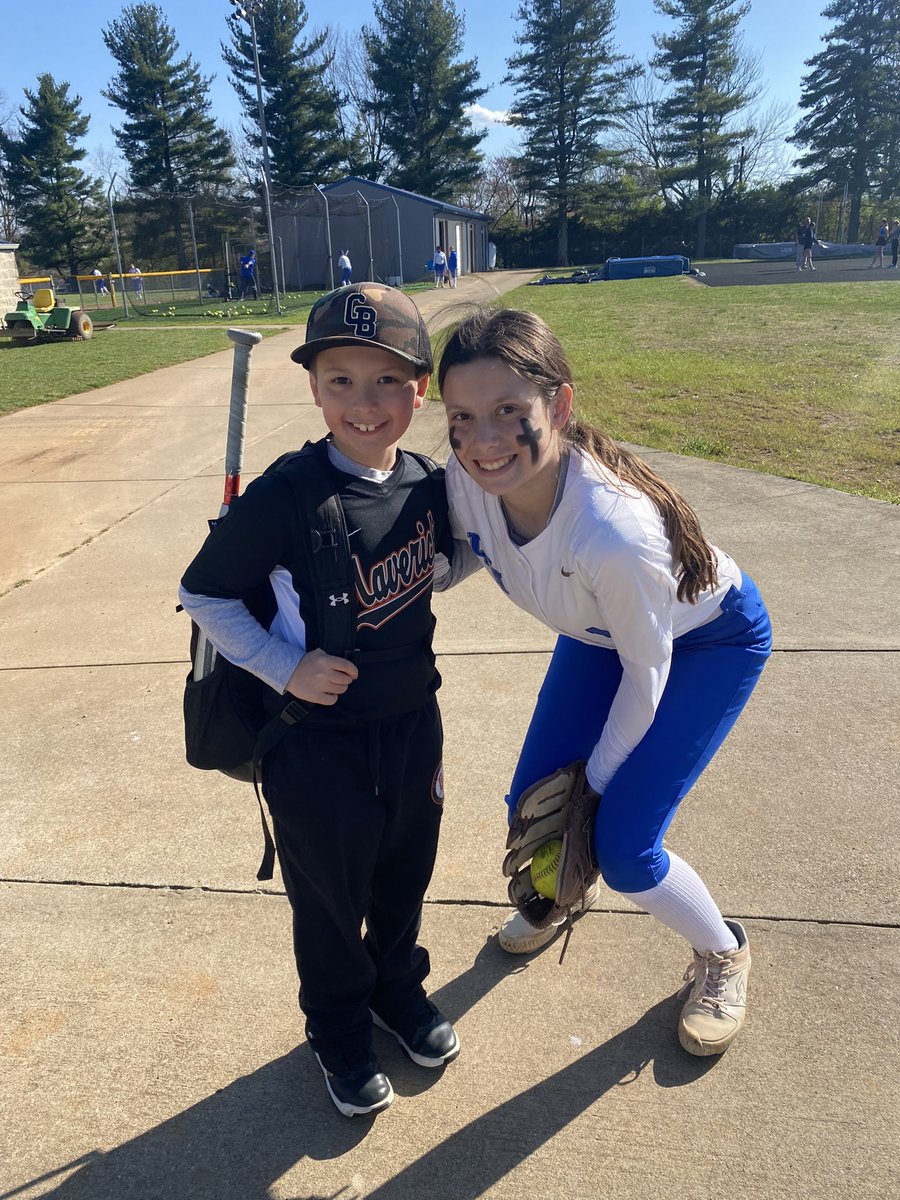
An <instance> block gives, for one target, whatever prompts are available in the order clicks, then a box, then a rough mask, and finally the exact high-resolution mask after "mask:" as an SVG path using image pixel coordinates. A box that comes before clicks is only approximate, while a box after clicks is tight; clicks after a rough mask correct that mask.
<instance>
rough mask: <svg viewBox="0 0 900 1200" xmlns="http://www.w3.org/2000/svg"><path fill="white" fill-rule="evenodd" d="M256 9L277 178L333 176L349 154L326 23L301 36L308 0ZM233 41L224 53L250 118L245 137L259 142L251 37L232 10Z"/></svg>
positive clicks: (301, 180)
mask: <svg viewBox="0 0 900 1200" xmlns="http://www.w3.org/2000/svg"><path fill="white" fill-rule="evenodd" d="M249 7H250V8H252V10H253V20H254V24H255V26H256V41H257V48H258V51H259V74H260V79H261V81H262V87H263V110H264V113H265V121H266V137H267V141H268V145H269V155H270V161H271V172H272V182H273V184H274V185H276V186H278V187H282V188H303V187H309V186H310V184H313V183H319V182H323V181H328V180H331V179H334V178H335V177H336V175H337V174H338V168H339V167H340V166H341V164H342V163H343V162H344V161H345V158H346V146H345V144H344V140H343V138H342V137H341V136H340V132H339V125H338V115H337V114H338V97H337V96H335V95H334V94H333V92H331V91H330V89H329V88H328V86H327V85H326V83H325V79H324V77H325V75H326V73H327V68H328V66H329V63H328V54H327V50H326V46H327V43H328V31H327V30H325V31H324V32H322V33H319V34H317V35H315V36H313V37H311V38H309V39H304V38H303V36H302V35H303V31H304V29H305V27H306V23H307V19H308V18H307V12H306V5H305V3H304V0H256V2H255V3H253V4H251V5H249ZM228 27H229V30H230V32H231V41H232V44H231V46H230V47H229V46H226V45H225V44H224V43H223V45H222V56H223V58H224V59H225V62H226V64H227V65H228V67H229V69H230V71H231V82H232V84H233V86H234V89H235V91H236V92H237V94H238V96H239V97H240V100H241V106H242V108H243V110H244V113H245V115H246V117H247V120H248V122H249V124H248V126H247V127H246V128H245V133H246V134H247V137H248V139H249V141H250V143H251V145H253V146H254V147H255V148H257V149H259V148H260V147H261V145H262V136H261V131H260V128H259V105H258V100H257V92H256V70H255V67H254V63H253V38H252V33H251V30H250V27H249V26H248V24H247V22H246V21H245V20H244V19H243V18H241V17H240V16H239V15H238V14H237V13H234V14H232V15H231V16H230V17H229V18H228Z"/></svg>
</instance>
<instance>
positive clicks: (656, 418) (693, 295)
mask: <svg viewBox="0 0 900 1200" xmlns="http://www.w3.org/2000/svg"><path fill="white" fill-rule="evenodd" d="M541 273H542V272H541ZM541 273H538V274H541ZM410 290H411V291H415V290H416V289H414V288H413V289H410ZM316 295H318V293H300V294H299V295H296V296H290V295H289V296H286V297H285V313H284V314H283V315H282V316H281V317H278V316H277V314H275V313H274V311H273V309H272V306H271V301H270V300H259V301H246V302H242V303H235V304H232V305H227V306H226V305H222V306H221V307H220V308H217V309H213V308H212V307H211V306H210V308H209V309H206V308H205V307H203V308H201V306H200V305H199V304H197V302H196V300H195V301H193V302H179V306H178V307H177V308H176V312H175V313H174V314H173V313H171V312H170V311H169V308H171V306H168V307H166V308H163V307H161V306H153V305H152V304H151V305H150V306H149V307H150V308H153V307H159V312H157V313H150V314H149V315H143V316H142V317H141V319H140V320H137V319H131V320H129V321H127V322H123V323H122V324H121V325H120V327H118V328H116V329H114V330H111V331H108V332H98V333H97V334H96V336H95V337H94V338H93V339H91V340H90V341H88V342H58V343H53V344H50V345H35V346H26V347H15V346H11V345H10V344H9V343H8V341H7V340H6V339H0V413H7V412H12V411H14V410H15V409H18V408H24V407H28V406H30V405H34V404H41V403H44V402H45V401H47V400H54V399H58V398H60V397H62V396H70V395H74V394H76V393H78V392H81V391H86V390H89V389H90V388H94V387H102V386H104V385H105V384H108V383H115V382H118V381H119V380H122V379H131V378H133V377H135V376H137V375H142V374H144V373H146V372H147V371H152V370H155V369H156V368H158V367H163V366H169V365H171V364H174V363H178V362H184V361H186V360H188V359H192V358H198V357H200V356H202V355H204V354H212V353H214V352H216V351H218V350H224V349H226V348H227V347H228V346H229V345H230V343H229V342H228V340H227V337H226V333H225V330H226V328H227V326H229V325H245V326H248V327H250V328H256V327H258V328H260V329H261V330H263V331H264V332H265V331H266V330H267V328H268V330H269V331H270V332H274V330H275V329H276V328H281V327H285V326H288V325H296V324H303V323H304V322H305V320H306V316H307V313H308V311H309V305H310V304H311V303H312V302H313V300H314V299H315V297H316ZM503 303H504V304H508V305H512V306H516V305H518V306H520V307H523V308H530V309H532V310H533V311H535V312H537V313H540V315H541V316H543V317H544V318H545V319H546V320H547V321H548V322H549V323H550V325H551V326H552V327H553V329H554V330H555V331H556V332H557V333H558V335H559V336H560V338H561V339H562V341H563V343H564V345H565V346H566V349H567V351H568V353H569V355H570V357H571V359H572V365H573V368H574V371H575V378H576V383H577V394H576V402H577V405H578V408H579V411H580V412H581V414H582V416H583V417H585V418H586V419H588V420H590V421H592V422H593V423H594V424H596V425H598V426H600V427H601V428H603V429H605V430H606V431H607V432H608V433H610V434H612V435H613V437H616V438H618V439H620V440H622V441H627V442H634V443H637V444H639V445H644V446H650V447H654V448H656V449H661V450H671V451H674V452H675V453H678V454H691V455H696V456H699V457H702V458H708V459H713V460H715V461H717V462H723V463H730V464H732V465H734V466H740V467H749V468H750V469H752V470H756V471H764V472H768V473H770V474H774V475H783V476H786V477H788V478H791V479H802V480H805V481H807V482H809V483H816V484H822V485H824V486H827V487H834V488H839V489H841V490H843V491H847V492H852V493H854V494H856V495H862V496H871V497H875V498H877V499H882V500H890V501H893V502H894V503H900V340H898V337H897V329H898V326H900V287H898V286H896V285H894V284H893V283H879V282H872V283H868V282H867V283H866V284H865V285H861V284H856V283H854V284H840V283H836V284H828V283H817V284H816V285H815V287H802V288H800V287H796V286H793V287H792V286H790V285H785V286H777V285H776V286H771V287H747V288H739V287H738V288H721V287H720V288H706V287H704V286H703V285H702V284H700V283H698V282H697V281H696V280H693V279H690V278H686V277H678V278H672V279H639V280H622V281H619V282H614V283H595V284H584V285H573V286H571V287H552V288H539V287H522V288H519V289H517V290H516V291H515V292H511V293H508V294H507V295H506V296H504V298H503ZM210 314H212V315H210ZM95 315H96V317H97V319H98V320H108V319H110V318H109V310H105V311H102V312H100V313H97V314H95ZM179 325H183V326H184V327H183V328H178V326H179ZM195 325H199V326H200V327H199V328H194V327H193V326H195ZM163 326H165V332H164V333H163V330H162V328H161V327H163ZM173 326H174V327H173Z"/></svg>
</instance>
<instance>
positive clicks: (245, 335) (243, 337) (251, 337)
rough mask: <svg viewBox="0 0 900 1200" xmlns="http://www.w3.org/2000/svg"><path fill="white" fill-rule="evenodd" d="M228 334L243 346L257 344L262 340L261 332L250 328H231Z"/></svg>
mask: <svg viewBox="0 0 900 1200" xmlns="http://www.w3.org/2000/svg"><path fill="white" fill-rule="evenodd" d="M228 336H229V337H230V338H231V340H232V341H233V342H237V343H238V345H241V346H256V345H258V344H259V343H260V342H261V341H262V334H261V333H254V332H252V331H251V330H249V329H229V330H228Z"/></svg>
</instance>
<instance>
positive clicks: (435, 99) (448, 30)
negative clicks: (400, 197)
mask: <svg viewBox="0 0 900 1200" xmlns="http://www.w3.org/2000/svg"><path fill="white" fill-rule="evenodd" d="M375 17H376V21H377V25H376V26H375V27H373V28H369V27H366V28H365V29H364V30H363V37H364V39H365V45H366V50H367V52H368V55H369V61H370V71H369V74H370V77H371V81H372V87H373V96H374V97H376V99H373V101H372V103H373V105H378V106H380V116H381V118H382V122H383V126H382V137H383V142H384V146H385V147H386V151H387V154H388V156H389V163H388V166H387V171H386V177H387V182H388V183H391V184H393V185H394V186H395V187H401V188H406V189H408V190H409V191H414V192H420V193H422V194H423V195H426V196H434V197H435V198H436V199H438V200H447V201H454V200H455V199H456V198H457V196H458V194H459V192H460V191H461V190H462V189H463V188H465V187H467V186H469V185H470V184H471V183H472V182H473V181H474V180H475V179H476V178H477V176H478V172H479V168H480V164H481V158H482V156H481V154H480V153H479V152H478V145H479V143H480V142H481V141H482V140H483V138H484V137H486V131H476V130H475V129H473V127H472V124H471V122H470V120H469V118H468V117H467V115H466V108H467V107H468V106H469V105H471V104H474V103H475V101H476V100H479V99H480V98H481V97H482V96H483V95H484V93H485V89H484V88H479V87H478V86H477V83H478V64H477V62H476V61H475V60H474V59H468V60H462V59H460V58H459V55H460V53H461V50H462V41H463V33H464V29H465V26H464V23H463V18H462V17H461V16H460V14H459V13H458V12H457V10H456V7H455V5H454V3H453V0H382V2H381V3H380V4H376V5H375Z"/></svg>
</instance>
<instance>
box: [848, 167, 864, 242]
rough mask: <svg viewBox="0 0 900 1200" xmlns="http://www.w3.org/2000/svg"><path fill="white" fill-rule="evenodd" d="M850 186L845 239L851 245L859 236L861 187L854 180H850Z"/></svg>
mask: <svg viewBox="0 0 900 1200" xmlns="http://www.w3.org/2000/svg"><path fill="white" fill-rule="evenodd" d="M850 187H851V188H852V189H853V190H852V191H851V193H850V221H849V225H848V228H847V241H848V242H849V243H850V244H851V245H852V243H853V242H855V241H856V240H857V239H858V238H859V216H860V209H861V207H862V189H861V188H859V187H858V186H857V184H856V182H855V181H854V182H852V183H851V184H850Z"/></svg>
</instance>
